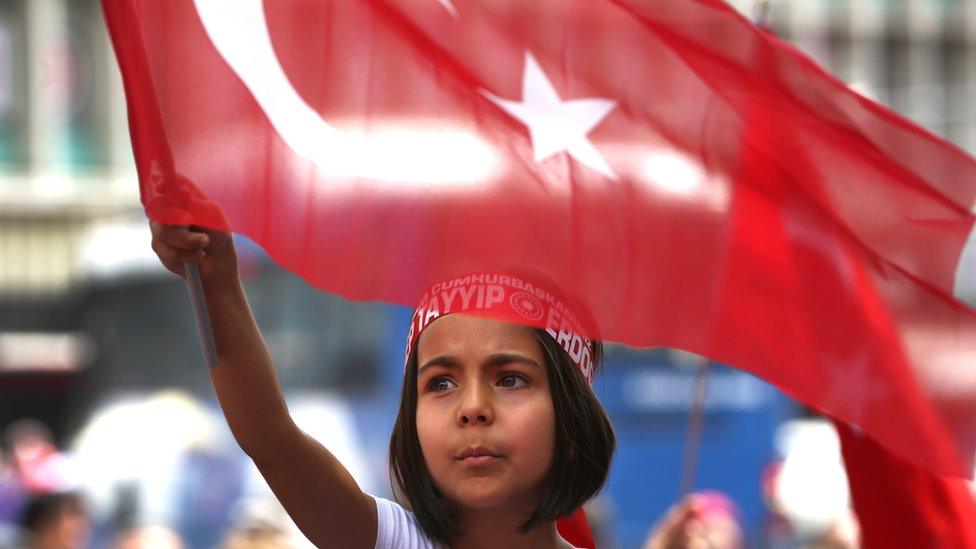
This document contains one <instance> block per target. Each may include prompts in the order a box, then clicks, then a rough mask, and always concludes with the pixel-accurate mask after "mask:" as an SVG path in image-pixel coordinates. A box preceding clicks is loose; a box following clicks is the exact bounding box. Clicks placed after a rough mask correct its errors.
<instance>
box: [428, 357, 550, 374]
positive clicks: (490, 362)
mask: <svg viewBox="0 0 976 549" xmlns="http://www.w3.org/2000/svg"><path fill="white" fill-rule="evenodd" d="M513 362H521V363H523V364H527V365H529V366H534V367H536V368H538V369H540V370H542V369H543V368H542V365H540V364H539V363H538V362H536V361H535V360H532V359H531V358H529V357H527V356H524V355H520V354H518V353H495V354H493V355H491V356H489V357H488V358H487V359H486V360H485V361H484V362H483V365H484V366H485V367H487V368H497V367H498V366H503V365H505V364H511V363H513ZM434 366H442V367H444V368H450V369H454V368H459V367H460V366H461V362H460V361H459V360H458V359H457V358H455V357H453V356H448V355H445V356H439V357H436V358H432V359H430V360H428V361H427V362H425V363H424V365H423V366H421V367H420V368H419V369H418V370H417V377H420V376H421V375H423V373H424V371H426V370H427V369H428V368H432V367H434Z"/></svg>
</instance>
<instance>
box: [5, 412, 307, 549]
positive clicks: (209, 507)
mask: <svg viewBox="0 0 976 549" xmlns="http://www.w3.org/2000/svg"><path fill="white" fill-rule="evenodd" d="M166 399H169V400H172V397H163V400H166ZM157 400H158V399H157ZM170 404H172V402H171V403H170ZM106 421H108V422H109V423H111V422H112V419H111V417H110V416H108V415H106V416H103V417H101V418H96V419H95V421H94V422H93V425H89V426H88V427H86V428H85V429H84V430H82V432H81V433H80V435H79V437H78V438H77V440H75V441H74V442H73V443H72V445H71V451H70V452H63V451H61V450H59V449H58V448H57V446H56V445H55V442H54V437H53V436H52V433H51V430H50V429H49V428H48V427H47V426H46V425H44V424H42V423H41V422H38V421H36V420H33V419H21V420H18V421H16V422H14V423H12V424H10V425H9V426H7V427H6V428H5V429H4V430H3V434H2V439H0V441H2V444H0V548H17V549H76V548H77V549H81V548H88V547H98V548H102V547H105V548H113V549H145V548H152V549H181V548H198V547H199V548H210V547H220V548H225V549H244V548H267V549H274V548H286V547H302V546H307V543H303V538H301V537H300V534H298V532H297V531H296V530H295V529H294V526H293V525H292V523H291V521H290V520H289V519H288V517H287V515H286V514H285V512H284V510H283V509H282V508H281V507H280V505H279V504H278V503H277V501H276V500H274V498H273V496H271V494H270V492H268V491H267V490H266V488H265V490H263V491H262V490H261V489H260V487H258V489H257V490H254V489H252V488H249V486H253V485H254V484H255V479H253V478H251V471H249V470H248V469H247V467H246V465H247V462H246V458H244V457H243V455H242V454H241V453H240V452H239V451H238V450H236V448H234V447H233V446H232V445H228V444H222V443H221V444H213V443H210V444H189V445H185V446H183V447H176V448H173V451H174V452H175V453H176V454H178V455H177V456H176V459H175V460H170V461H172V462H173V464H174V466H173V467H162V469H168V470H161V467H160V462H159V461H155V462H152V460H146V459H139V458H138V456H137V454H138V453H139V452H133V451H131V450H133V444H138V443H139V441H136V440H132V439H131V437H126V436H124V433H119V435H121V436H119V438H118V439H117V440H116V441H115V445H116V446H117V450H116V453H117V454H119V455H118V457H120V458H121V459H122V460H128V459H131V458H136V459H137V460H138V463H134V464H130V467H129V470H128V471H121V470H120V468H119V464H118V463H117V462H115V463H113V460H112V459H111V458H108V459H106V457H105V456H104V455H101V454H100V453H99V452H98V451H93V449H95V448H96V447H97V446H98V442H97V439H98V438H99V437H100V434H99V433H97V431H98V430H100V429H103V428H100V427H99V426H98V425H97V423H99V422H101V423H106ZM163 438H165V437H163ZM92 458H94V459H97V460H99V461H103V462H104V464H105V465H107V466H108V467H109V468H110V469H112V470H114V473H117V474H110V475H106V474H105V472H104V471H103V472H99V471H98V470H96V469H94V468H92V466H91V463H89V462H90V461H91V460H92ZM140 468H143V470H142V471H140ZM110 472H111V471H110ZM129 473H136V474H135V475H131V474H129ZM258 484H259V483H258ZM153 490H156V492H153V493H150V491H153ZM159 491H163V492H166V494H165V496H164V497H165V499H167V500H169V501H168V502H167V503H166V504H164V505H162V506H161V505H159V504H158V503H157V502H158V501H159V499H160V498H159V496H160V495H161V494H159V493H158V492H159Z"/></svg>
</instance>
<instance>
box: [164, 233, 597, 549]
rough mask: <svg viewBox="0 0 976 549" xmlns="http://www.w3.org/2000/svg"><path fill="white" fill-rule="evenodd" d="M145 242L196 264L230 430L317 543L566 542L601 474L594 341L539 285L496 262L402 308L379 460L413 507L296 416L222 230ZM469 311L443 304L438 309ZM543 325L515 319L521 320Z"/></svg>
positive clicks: (173, 263) (174, 261)
mask: <svg viewBox="0 0 976 549" xmlns="http://www.w3.org/2000/svg"><path fill="white" fill-rule="evenodd" d="M151 227H152V233H153V243H152V245H153V250H154V251H155V252H156V254H157V255H158V256H159V258H160V260H161V261H162V263H163V265H165V266H166V268H168V269H169V270H171V271H173V272H175V273H177V274H179V275H181V276H183V274H184V273H183V263H184V262H194V263H197V264H198V265H199V266H200V272H201V277H202V279H203V286H204V292H205V295H206V300H207V307H208V310H209V314H210V318H211V321H212V324H213V331H214V338H215V340H216V345H217V352H218V364H217V366H216V367H215V368H212V369H211V377H212V380H213V384H214V389H215V390H216V393H217V397H218V400H219V401H220V405H221V407H222V409H223V411H224V415H225V417H226V418H227V423H228V425H229V426H230V428H231V431H232V432H233V433H234V437H235V438H236V440H237V442H238V444H240V446H241V448H242V449H243V450H244V452H245V453H247V455H248V456H250V457H251V459H252V460H254V463H255V464H256V465H257V467H258V469H259V470H260V471H261V474H262V475H263V476H264V478H265V480H267V482H268V485H269V486H270V487H271V489H272V490H273V491H274V493H275V495H276V496H277V497H278V500H279V501H280V502H281V503H282V505H283V506H284V508H285V509H286V510H287V511H288V513H289V515H291V517H292V519H293V520H294V521H295V523H296V524H297V525H298V526H299V528H300V529H301V530H302V532H303V533H304V534H305V535H306V536H307V537H308V539H309V540H311V541H312V542H313V543H315V544H316V545H317V546H320V547H340V548H359V547H361V548H369V547H377V548H421V547H424V548H426V547H448V546H449V547H452V548H454V549H459V548H474V547H507V548H522V547H524V548H554V547H560V548H567V547H573V545H571V544H569V543H568V542H567V541H566V540H564V539H563V538H562V537H561V536H560V535H559V532H558V531H557V528H556V523H557V520H558V519H561V518H564V517H567V516H569V515H570V514H572V513H573V512H574V511H577V510H578V509H579V507H580V506H581V505H582V504H583V503H584V502H585V501H587V500H588V499H589V498H591V497H592V496H593V495H594V494H595V493H596V492H597V491H599V490H600V488H601V487H602V486H603V483H604V481H605V480H606V476H607V472H608V471H609V467H610V460H611V457H612V454H613V450H614V444H615V441H614V435H613V430H612V428H611V426H610V423H609V421H608V419H607V416H606V413H605V412H604V411H603V409H602V408H601V406H600V404H599V403H598V402H597V400H596V398H595V396H594V395H593V392H592V390H591V387H590V383H591V382H592V377H593V374H594V372H595V369H596V367H597V365H598V363H599V359H600V357H601V345H600V343H599V342H597V341H589V340H587V339H586V338H584V337H583V336H582V334H583V333H584V330H583V328H582V326H581V325H580V323H579V320H577V317H576V316H575V315H574V314H573V311H571V310H570V308H569V307H568V306H567V303H566V301H565V300H564V299H561V298H559V297H558V295H557V294H554V293H553V288H545V287H541V286H539V285H538V284H533V283H532V282H531V281H528V280H526V279H525V278H524V277H523V278H517V277H512V276H500V275H497V274H489V275H473V276H467V277H462V278H457V279H452V280H448V281H444V282H441V283H438V284H435V285H433V286H432V287H431V288H430V290H428V292H427V293H426V294H425V296H424V298H423V299H422V300H421V304H420V306H419V307H418V309H417V311H416V312H415V313H414V319H413V323H412V325H411V329H410V334H409V336H408V339H409V342H408V348H407V360H406V367H405V369H404V383H403V389H402V396H401V402H400V410H399V414H398V416H397V420H396V425H395V427H394V430H393V434H392V438H391V441H390V469H391V473H392V476H393V478H394V480H395V482H396V488H397V490H398V492H399V494H400V495H401V496H403V498H405V503H407V504H408V506H409V507H410V509H412V512H410V511H407V510H406V509H404V508H403V507H401V506H400V505H398V504H397V503H394V502H392V501H388V500H385V499H382V498H377V497H374V496H371V495H369V494H365V493H363V492H362V491H361V490H360V488H359V487H358V486H357V485H356V482H355V481H354V480H353V478H352V477H351V476H350V475H349V473H348V472H347V471H346V470H345V468H344V467H343V466H342V464H341V463H339V462H338V461H337V460H336V459H335V457H333V455H332V454H331V453H330V452H329V451H328V450H327V449H326V448H324V447H323V446H321V445H320V444H319V443H318V442H316V441H315V440H313V439H311V438H310V437H308V436H307V435H305V434H304V433H303V432H302V431H301V430H299V429H298V428H297V427H296V425H295V424H294V422H293V421H292V419H291V417H290V416H289V414H288V410H287V408H286V406H285V401H284V398H283V396H282V393H281V389H280V387H279V385H278V381H277V378H276V376H275V371H274V365H273V364H272V361H271V357H270V356H269V354H268V350H267V348H266V347H265V345H264V343H263V341H262V339H261V335H260V333H259V331H258V328H257V325H256V324H255V322H254V319H253V317H252V315H251V312H250V309H249V308H248V305H247V301H246V299H245V296H244V291H243V288H242V286H241V283H240V280H239V277H238V273H237V259H236V253H235V251H234V247H233V243H232V241H231V238H230V236H229V235H228V234H226V233H220V232H215V231H203V232H197V231H190V230H187V229H186V228H181V227H175V226H168V225H159V224H156V223H151ZM455 312H460V313H468V314H448V313H455ZM527 323H535V324H536V325H538V324H544V326H545V328H529V327H525V326H524V324H527Z"/></svg>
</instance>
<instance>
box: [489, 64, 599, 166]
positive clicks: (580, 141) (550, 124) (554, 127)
mask: <svg viewBox="0 0 976 549" xmlns="http://www.w3.org/2000/svg"><path fill="white" fill-rule="evenodd" d="M480 91H481V94H482V95H484V96H485V97H487V98H488V99H489V100H490V101H491V102H492V103H494V104H496V105H498V106H499V107H501V108H502V109H504V110H505V112H507V113H508V114H510V115H512V116H513V117H514V118H516V119H518V121H519V122H521V123H522V124H523V125H525V127H527V128H528V129H529V136H530V137H531V138H532V149H533V151H534V156H535V161H536V162H541V161H543V160H545V159H547V158H549V157H550V156H552V155H554V154H556V153H559V152H563V151H566V153H567V154H569V156H571V157H573V158H575V159H576V160H578V161H579V162H581V163H582V164H585V165H586V166H589V167H590V168H592V169H593V170H596V171H597V172H600V173H601V174H603V175H605V176H607V177H609V178H610V179H614V180H616V179H617V174H615V173H614V172H613V170H612V169H611V168H610V166H609V165H607V162H606V160H604V158H603V155H601V154H600V151H598V150H596V147H594V146H593V144H592V143H590V141H589V139H587V138H586V134H588V133H589V132H590V130H592V129H593V128H594V127H596V125H597V124H599V123H600V121H602V120H603V118H604V117H606V116H607V114H609V113H610V111H611V110H613V108H614V107H616V106H617V102H616V101H613V100H610V99H601V98H588V99H572V100H569V101H563V100H561V99H560V98H559V94H558V93H556V89H555V88H554V87H553V85H552V82H550V81H549V79H548V78H546V74H545V73H544V72H542V68H541V67H540V66H539V63H538V61H536V60H535V57H533V56H532V54H531V53H528V52H526V54H525V72H524V75H523V77H522V101H521V102H519V101H511V100H508V99H502V98H500V97H498V96H497V95H495V94H493V93H491V92H489V91H488V90H484V89H482V90H480Z"/></svg>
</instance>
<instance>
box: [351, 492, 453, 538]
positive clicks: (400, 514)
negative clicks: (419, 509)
mask: <svg viewBox="0 0 976 549" xmlns="http://www.w3.org/2000/svg"><path fill="white" fill-rule="evenodd" d="M368 495H369V496H370V497H372V498H373V500H375V501H376V519H377V526H376V549H446V547H447V546H446V545H444V544H442V543H439V542H435V541H433V540H431V539H430V537H428V536H427V534H426V533H425V532H424V530H423V528H421V527H420V524H418V523H417V519H416V518H415V517H414V516H413V513H411V512H410V511H408V510H406V509H404V508H403V507H402V506H401V505H400V504H399V503H397V502H395V501H390V500H388V499H384V498H381V497H377V496H374V495H372V494H368Z"/></svg>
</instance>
